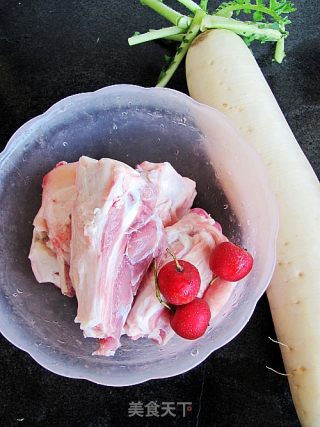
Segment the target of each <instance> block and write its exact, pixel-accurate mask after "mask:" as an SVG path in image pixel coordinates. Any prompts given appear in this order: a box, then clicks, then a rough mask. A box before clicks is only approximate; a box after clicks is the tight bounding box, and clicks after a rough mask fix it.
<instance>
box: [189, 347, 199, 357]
mask: <svg viewBox="0 0 320 427" xmlns="http://www.w3.org/2000/svg"><path fill="white" fill-rule="evenodd" d="M190 354H191V356H198V354H199V350H198V349H197V348H194V349H192V350H191V353H190Z"/></svg>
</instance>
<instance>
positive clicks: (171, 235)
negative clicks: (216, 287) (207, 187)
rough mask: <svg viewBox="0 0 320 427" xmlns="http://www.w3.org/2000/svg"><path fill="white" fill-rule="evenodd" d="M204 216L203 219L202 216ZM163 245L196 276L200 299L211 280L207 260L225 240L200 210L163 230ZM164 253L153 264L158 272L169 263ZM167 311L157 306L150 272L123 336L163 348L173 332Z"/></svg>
mask: <svg viewBox="0 0 320 427" xmlns="http://www.w3.org/2000/svg"><path fill="white" fill-rule="evenodd" d="M204 214H206V215H204ZM165 233H166V238H167V245H168V247H169V248H170V251H171V252H173V253H175V254H176V256H177V257H178V258H179V259H183V260H186V261H189V262H191V263H192V264H193V265H195V266H196V267H197V268H198V270H199V273H200V277H201V287H200V290H199V293H198V296H199V297H202V296H203V294H204V292H205V290H206V289H207V287H208V284H209V282H210V280H211V279H212V272H211V270H210V267H209V257H210V254H211V251H212V250H213V248H214V247H215V246H216V245H217V244H219V243H221V242H223V241H226V240H227V238H226V237H225V236H223V234H222V233H221V232H220V231H219V229H218V228H217V227H216V223H215V221H214V220H213V219H212V218H211V217H210V216H209V215H208V214H207V213H206V212H205V211H203V210H202V209H201V210H199V209H194V210H191V212H190V213H189V214H187V215H185V216H184V217H183V218H182V219H181V220H180V221H178V222H177V223H176V224H174V225H172V226H170V227H166V228H165ZM171 260H172V258H171V257H170V255H168V254H167V253H164V254H163V256H161V257H159V259H158V260H157V262H158V264H159V268H161V267H162V266H163V265H164V264H166V263H167V262H169V261H171ZM169 315H170V313H169V310H168V309H166V308H165V307H164V306H163V305H162V304H160V303H159V301H158V299H157V298H156V293H155V283H154V274H153V271H152V269H150V270H149V272H148V274H147V275H146V277H145V279H144V281H143V283H142V285H141V287H140V289H139V292H138V294H137V296H136V299H135V302H134V304H133V307H132V309H131V311H130V313H129V316H128V318H127V322H126V325H125V329H124V330H125V333H126V334H127V335H128V336H129V337H131V338H132V339H138V338H140V337H148V338H151V339H153V340H155V341H157V342H158V343H159V344H166V343H167V342H168V341H169V339H171V338H172V336H173V335H174V332H173V331H172V329H171V327H170V323H169V317H170V316H169Z"/></svg>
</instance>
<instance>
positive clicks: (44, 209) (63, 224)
mask: <svg viewBox="0 0 320 427" xmlns="http://www.w3.org/2000/svg"><path fill="white" fill-rule="evenodd" d="M76 165H77V163H69V164H67V163H66V162H60V163H58V164H57V165H56V167H55V168H54V169H53V170H52V171H51V172H49V173H48V174H47V175H46V176H45V177H44V178H43V183H42V187H43V193H42V205H41V208H40V210H39V212H38V214H37V215H36V217H35V219H34V222H33V225H34V231H33V239H32V245H31V249H30V254H29V258H30V260H31V266H32V270H33V273H34V275H35V277H36V279H37V280H38V282H40V283H44V282H51V283H54V284H55V285H56V286H58V287H60V288H61V292H62V293H63V294H65V295H68V296H72V295H74V290H73V288H72V284H71V280H70V276H69V264H70V236H71V216H70V214H71V207H72V204H73V202H74V200H75V195H76V188H75V171H76Z"/></svg>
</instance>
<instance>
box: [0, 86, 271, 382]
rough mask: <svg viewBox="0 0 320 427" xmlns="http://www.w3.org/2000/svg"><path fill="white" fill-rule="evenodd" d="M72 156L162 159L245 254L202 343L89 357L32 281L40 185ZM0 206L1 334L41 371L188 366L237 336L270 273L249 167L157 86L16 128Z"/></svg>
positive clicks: (265, 189) (137, 371)
mask: <svg viewBox="0 0 320 427" xmlns="http://www.w3.org/2000/svg"><path fill="white" fill-rule="evenodd" d="M81 155H87V156H90V157H94V158H97V159H99V158H102V157H110V158H114V159H117V160H121V161H123V162H125V163H128V164H129V165H131V166H135V165H137V164H138V163H140V162H142V161H144V160H149V161H153V162H163V161H169V162H170V163H171V164H172V165H173V167H174V168H176V170H177V171H178V172H179V173H180V174H182V175H184V176H188V177H190V178H192V179H194V180H195V181H196V183H197V191H198V196H197V198H196V202H195V205H196V206H201V207H202V208H204V209H206V210H207V211H208V212H210V213H211V215H212V216H213V218H215V219H216V220H217V221H218V222H220V223H221V224H222V227H223V231H224V234H226V235H227V237H228V238H229V239H231V240H232V241H234V242H236V243H239V244H242V245H243V246H245V247H246V248H247V249H248V250H250V251H251V252H253V254H254V256H255V258H256V259H255V265H254V269H253V271H252V273H251V274H250V276H249V277H248V278H247V279H244V280H243V281H242V282H241V283H240V284H238V285H237V286H236V287H235V291H234V293H233V295H232V298H231V300H230V301H229V303H228V304H227V306H226V307H225V310H224V311H223V312H222V313H221V315H220V317H219V318H218V319H217V321H216V325H215V327H214V328H213V329H212V330H210V331H209V332H208V333H207V334H206V336H205V337H203V338H202V339H200V340H197V341H196V342H192V341H186V340H182V339H179V338H178V337H177V338H175V339H173V340H172V341H171V342H169V344H168V345H167V346H165V347H159V346H157V345H155V344H153V343H152V342H150V341H148V340H145V339H144V340H138V341H135V342H134V341H131V340H129V339H127V338H126V337H123V338H122V343H123V346H122V347H121V348H120V349H119V350H118V351H117V353H116V355H115V356H114V357H112V358H103V357H98V356H92V355H91V353H92V351H93V350H94V349H95V348H96V343H95V341H94V340H92V339H84V338H83V336H82V333H81V331H80V330H79V326H78V325H77V324H75V323H74V322H73V320H74V317H75V314H76V301H75V299H69V298H67V297H63V296H62V295H61V293H60V291H59V290H58V289H56V288H55V287H54V286H53V285H51V284H41V285H39V284H38V283H37V282H36V281H35V279H34V276H33V274H32V271H31V267H30V263H29V260H28V258H27V256H28V252H29V248H30V243H31V237H32V221H33V218H34V216H35V214H36V213H37V211H38V209H39V207H40V204H41V182H42V177H43V175H44V174H45V173H47V172H48V171H49V170H50V169H52V168H53V167H54V165H55V164H56V163H57V162H59V161H61V160H66V161H70V162H71V161H76V160H78V158H79V157H80V156H81ZM0 205H1V212H0V254H1V257H0V328H1V331H2V333H3V334H4V335H5V336H6V337H7V338H8V339H9V340H10V341H11V342H13V343H14V344H15V345H17V346H18V347H20V348H22V349H24V350H26V351H28V352H29V353H30V354H31V355H32V356H33V357H34V358H35V359H36V360H37V361H38V362H39V363H41V364H42V365H43V366H45V367H46V368H48V369H50V370H52V371H54V372H57V373H59V374H62V375H66V376H71V377H78V378H87V379H90V380H92V381H95V382H98V383H101V384H108V385H128V384H135V383H138V382H142V381H144V380H147V379H149V378H158V377H167V376H170V375H175V374H178V373H180V372H183V371H186V370H188V369H190V368H191V367H193V366H195V365H196V364H198V363H200V362H201V361H202V360H203V359H204V358H205V357H206V356H207V355H208V354H210V353H211V352H212V351H214V350H215V349H217V348H219V347H221V346H222V345H224V344H225V343H226V342H228V341H230V340H231V339H232V338H233V337H234V336H235V335H236V334H237V333H238V332H239V331H240V330H241V329H242V328H243V326H244V325H245V323H246V322H247V321H248V319H249V318H250V315H251V313H252V311H253V309H254V307H255V304H256V302H257V300H258V299H259V297H260V296H261V295H262V293H263V292H264V290H265V288H266V286H267V284H268V282H269V279H270V276H271V274H272V271H273V267H274V260H275V237H276V232H277V211H276V207H275V202H274V197H273V195H272V192H271V190H270V188H269V185H268V182H267V178H266V175H265V171H264V168H263V166H262V164H261V161H260V159H259V158H258V156H257V155H256V153H255V152H254V151H253V150H252V149H251V148H250V147H249V146H248V145H247V144H245V143H244V142H243V141H242V140H241V138H240V137H239V135H238V134H237V133H236V132H235V130H234V129H233V128H232V127H231V126H230V124H229V122H228V121H227V120H226V119H225V118H224V116H222V114H220V113H219V112H217V111H215V110H213V109H210V108H208V107H205V106H202V105H200V104H197V103H195V102H194V101H192V100H191V99H190V98H189V97H187V96H185V95H182V94H179V93H178V92H175V91H172V90H169V89H143V88H139V87H135V86H128V85H118V86H112V87H109V88H104V89H101V90H99V91H97V92H94V93H88V94H80V95H75V96H73V97H69V98H66V99H65V100H63V101H60V102H59V103H57V104H55V105H54V106H53V107H52V108H51V109H49V110H48V111H47V112H46V113H45V114H43V115H42V116H39V117H38V118H35V119H33V120H31V121H30V122H28V123H27V124H26V125H24V126H23V127H22V128H20V129H19V130H18V131H17V132H16V133H15V135H14V136H13V137H12V139H11V140H10V143H9V144H8V146H7V148H6V150H5V151H4V152H3V153H2V155H1V157H0Z"/></svg>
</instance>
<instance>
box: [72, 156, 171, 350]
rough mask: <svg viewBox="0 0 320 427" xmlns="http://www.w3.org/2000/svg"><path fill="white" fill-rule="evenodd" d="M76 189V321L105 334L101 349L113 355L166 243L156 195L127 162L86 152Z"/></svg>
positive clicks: (89, 330)
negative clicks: (137, 294)
mask: <svg viewBox="0 0 320 427" xmlns="http://www.w3.org/2000/svg"><path fill="white" fill-rule="evenodd" d="M76 188H77V192H78V195H77V198H76V201H75V203H74V205H73V208H72V236H71V268H70V273H71V278H72V283H73V286H74V289H75V291H76V296H77V300H78V312H77V317H76V319H75V321H76V322H79V323H80V327H81V329H82V330H83V331H84V334H85V336H86V337H95V338H104V339H105V340H104V341H103V345H102V346H101V349H100V350H101V351H103V352H104V353H105V354H106V355H111V354H113V353H114V351H115V350H116V349H117V348H118V347H119V345H120V341H119V338H120V335H121V331H122V328H123V325H124V323H125V320H126V318H127V315H128V313H129V310H130V308H131V304H132V301H133V295H134V293H135V291H136V289H137V287H138V284H139V283H140V280H141V278H142V276H143V275H144V274H145V272H146V270H147V269H148V267H149V265H150V263H151V261H152V259H153V258H154V257H155V256H157V255H158V252H159V250H160V248H161V241H162V239H163V237H164V232H163V225H162V222H161V220H160V218H159V217H158V216H157V215H154V209H155V206H156V202H157V194H156V191H155V187H154V185H152V184H151V183H147V181H146V180H145V179H144V178H143V177H141V175H140V173H139V172H137V171H135V170H134V169H132V168H130V167H129V166H127V165H125V164H124V163H121V162H118V161H115V160H111V159H102V160H100V161H97V160H93V159H89V158H86V157H82V158H81V159H80V160H79V164H78V167H77V175H76ZM101 351H99V350H98V352H97V354H100V353H101Z"/></svg>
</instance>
